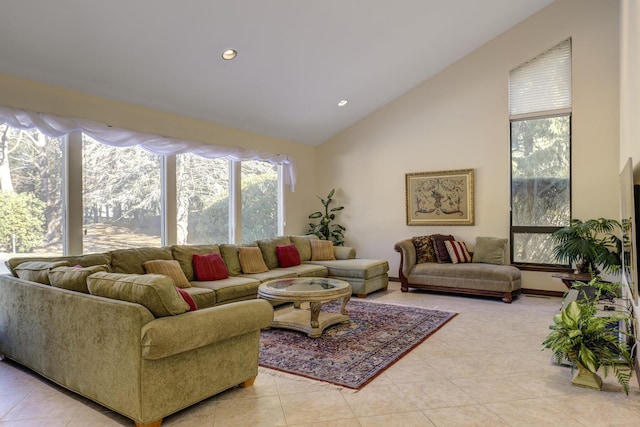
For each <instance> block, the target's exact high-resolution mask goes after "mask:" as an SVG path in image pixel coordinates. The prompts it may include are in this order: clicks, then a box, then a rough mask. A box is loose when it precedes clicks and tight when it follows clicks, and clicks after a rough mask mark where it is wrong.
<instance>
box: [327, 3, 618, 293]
mask: <svg viewBox="0 0 640 427" xmlns="http://www.w3.org/2000/svg"><path fill="white" fill-rule="evenodd" d="M618 14H619V11H618V2H617V1H602V0H558V1H556V2H555V3H553V4H551V5H550V6H549V7H547V8H546V9H544V10H542V11H541V12H539V13H538V14H536V15H533V16H532V17H530V18H529V19H527V20H525V21H523V22H522V23H520V24H519V25H517V26H515V27H514V28H512V29H511V30H509V31H507V32H506V33H504V34H502V35H501V36H499V37H497V38H496V39H494V40H492V41H491V42H489V43H487V44H486V45H484V46H483V47H481V48H480V49H478V50H476V51H474V52H473V53H471V54H470V55H468V56H467V57H465V58H463V59H462V60H460V61H459V62H457V63H456V64H454V65H452V66H450V67H448V68H446V69H445V70H443V71H442V72H441V73H440V74H438V75H436V76H435V77H433V78H430V79H428V80H426V81H425V82H423V83H422V84H421V85H419V86H418V87H416V88H415V89H413V90H411V91H409V92H408V93H406V94H405V95H403V96H401V97H400V98H398V99H397V100H395V101H394V102H392V103H391V104H389V105H387V106H386V107H384V108H382V109H380V110H379V111H377V112H376V113H374V114H372V115H371V116H369V117H367V118H365V119H364V120H362V121H361V122H360V123H358V124H356V125H355V126H353V127H351V128H350V129H348V130H346V131H345V132H343V133H341V134H340V135H338V136H336V137H335V138H333V139H331V140H330V141H328V142H326V143H324V144H323V145H321V146H320V147H319V153H318V154H319V166H318V167H319V170H320V171H322V172H323V181H322V184H323V185H324V187H325V188H331V187H336V188H337V196H338V198H339V200H340V203H343V204H344V205H345V210H344V211H343V213H341V216H340V218H339V219H340V222H341V223H343V224H344V225H345V226H346V227H347V229H348V231H347V233H346V238H347V243H348V244H350V245H353V246H356V247H357V248H358V255H359V256H360V257H369V258H383V259H388V260H389V261H390V265H391V269H392V271H391V273H392V275H393V276H395V277H397V268H398V263H399V255H398V254H397V253H395V252H394V250H393V246H394V243H395V242H397V241H398V240H401V239H404V238H409V237H412V236H415V235H421V234H432V233H446V234H453V235H454V236H455V237H456V238H458V239H462V240H465V241H467V242H469V243H471V246H472V245H473V243H474V241H475V237H476V236H500V237H508V235H509V130H508V125H509V122H508V110H507V107H508V99H507V95H508V94H507V83H508V75H509V70H511V69H512V68H514V67H516V66H518V65H520V64H522V63H523V62H525V61H527V60H529V59H531V58H532V57H534V56H536V55H538V54H540V53H542V52H543V51H545V50H547V49H549V48H551V47H553V46H554V45H556V44H557V43H559V42H560V41H562V40H564V39H566V38H567V37H572V38H573V152H572V160H573V163H572V164H573V170H572V179H573V195H572V198H573V216H574V217H577V218H583V219H585V218H587V217H600V216H604V217H613V218H617V217H618V215H619V205H618V172H619V171H618V166H619V147H618V139H619V114H618V111H619V97H618V86H619V66H618V63H619V60H618V59H619V58H618V46H619V39H618ZM466 168H473V169H475V218H476V225H475V226H458V227H451V226H450V227H425V226H420V227H416V226H413V227H410V226H407V225H406V219H405V174H406V173H408V172H424V171H438V170H448V169H466ZM523 287H525V288H531V289H541V290H555V291H562V290H563V289H564V287H563V285H562V284H561V282H560V281H559V280H557V279H553V278H551V277H550V274H548V273H531V272H524V273H523Z"/></svg>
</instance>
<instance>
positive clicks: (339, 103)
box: [338, 99, 349, 107]
mask: <svg viewBox="0 0 640 427" xmlns="http://www.w3.org/2000/svg"><path fill="white" fill-rule="evenodd" d="M347 102H349V101H348V100H346V99H341V100H340V102H338V107H344V106H345V105H347Z"/></svg>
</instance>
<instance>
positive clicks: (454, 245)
mask: <svg viewBox="0 0 640 427" xmlns="http://www.w3.org/2000/svg"><path fill="white" fill-rule="evenodd" d="M444 245H445V247H446V248H447V252H449V258H451V262H452V263H454V264H459V263H464V262H471V255H469V251H468V250H467V245H466V244H465V243H464V242H458V241H455V240H445V242H444Z"/></svg>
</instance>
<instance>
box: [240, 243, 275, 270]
mask: <svg viewBox="0 0 640 427" xmlns="http://www.w3.org/2000/svg"><path fill="white" fill-rule="evenodd" d="M238 258H240V267H242V272H243V273H244V274H254V273H265V272H267V271H269V269H268V268H267V265H266V264H265V263H264V259H262V252H261V251H260V248H258V247H250V246H245V247H239V248H238Z"/></svg>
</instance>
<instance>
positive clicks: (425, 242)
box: [413, 236, 438, 264]
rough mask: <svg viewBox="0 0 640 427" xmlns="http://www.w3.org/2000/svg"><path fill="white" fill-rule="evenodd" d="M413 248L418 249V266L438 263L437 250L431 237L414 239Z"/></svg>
mask: <svg viewBox="0 0 640 427" xmlns="http://www.w3.org/2000/svg"><path fill="white" fill-rule="evenodd" d="M413 246H415V248H416V264H422V263H423V262H438V257H436V249H435V248H434V247H433V239H431V236H416V237H414V238H413Z"/></svg>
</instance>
